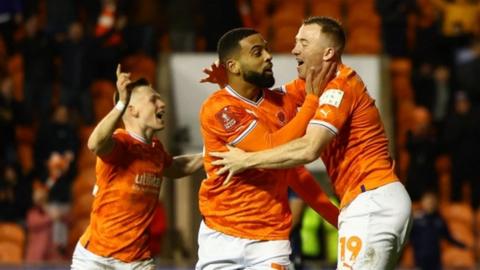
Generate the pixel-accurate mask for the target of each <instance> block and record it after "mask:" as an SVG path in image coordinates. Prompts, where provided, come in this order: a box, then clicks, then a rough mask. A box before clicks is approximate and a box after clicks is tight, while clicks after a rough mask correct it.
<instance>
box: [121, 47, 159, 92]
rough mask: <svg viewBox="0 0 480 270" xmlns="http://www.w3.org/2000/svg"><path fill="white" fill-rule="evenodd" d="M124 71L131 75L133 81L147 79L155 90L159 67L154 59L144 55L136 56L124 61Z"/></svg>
mask: <svg viewBox="0 0 480 270" xmlns="http://www.w3.org/2000/svg"><path fill="white" fill-rule="evenodd" d="M122 69H123V70H125V71H127V72H130V73H131V79H132V81H133V80H137V79H139V78H145V79H147V80H148V81H149V82H150V84H151V85H153V87H154V88H155V85H156V80H155V78H156V72H157V66H156V63H155V61H154V60H153V59H151V58H150V57H148V56H146V55H144V54H135V55H131V56H129V57H127V58H125V59H124V60H123V61H122Z"/></svg>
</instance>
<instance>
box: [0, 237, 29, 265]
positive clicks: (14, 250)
mask: <svg viewBox="0 0 480 270" xmlns="http://www.w3.org/2000/svg"><path fill="white" fill-rule="evenodd" d="M22 261H23V246H22V245H19V244H17V243H10V242H0V264H21V263H22Z"/></svg>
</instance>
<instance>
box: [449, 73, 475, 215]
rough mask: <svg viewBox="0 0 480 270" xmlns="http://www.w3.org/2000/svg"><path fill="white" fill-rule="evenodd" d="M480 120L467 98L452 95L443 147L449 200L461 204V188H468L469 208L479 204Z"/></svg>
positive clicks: (459, 93)
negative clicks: (448, 165)
mask: <svg viewBox="0 0 480 270" xmlns="http://www.w3.org/2000/svg"><path fill="white" fill-rule="evenodd" d="M477 76H479V74H477ZM479 123H480V117H479V114H478V110H474V108H473V107H472V104H471V102H470V99H469V97H468V95H467V94H466V93H465V92H463V91H458V92H457V93H455V100H454V110H453V112H452V114H451V115H450V116H449V117H448V118H447V120H446V123H445V131H444V132H443V134H444V140H445V143H444V144H445V146H446V147H448V152H449V154H450V157H451V160H452V194H451V195H452V200H453V201H462V200H463V196H462V187H463V185H464V184H465V183H468V184H469V185H470V190H471V199H472V207H473V208H474V209H477V208H478V207H479V203H480V174H479V173H478V170H477V166H478V164H477V163H478V162H477V156H478V153H479V152H480V142H479V140H478V138H480V125H479Z"/></svg>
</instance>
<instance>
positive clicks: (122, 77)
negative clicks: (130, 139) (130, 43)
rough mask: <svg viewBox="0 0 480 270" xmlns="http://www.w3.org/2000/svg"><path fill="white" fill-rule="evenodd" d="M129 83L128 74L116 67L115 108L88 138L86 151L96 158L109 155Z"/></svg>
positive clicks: (125, 105) (126, 103)
mask: <svg viewBox="0 0 480 270" xmlns="http://www.w3.org/2000/svg"><path fill="white" fill-rule="evenodd" d="M129 83H130V73H124V72H121V67H120V65H118V66H117V90H118V94H119V101H118V102H117V104H116V105H115V107H114V108H113V109H112V110H111V111H110V112H109V113H108V114H107V115H106V116H105V117H104V118H103V119H102V120H101V121H100V123H98V125H97V126H96V127H95V129H94V130H93V132H92V134H91V135H90V137H89V138H88V143H87V146H88V149H90V151H92V152H94V153H95V154H96V155H97V156H102V155H106V154H108V153H110V152H111V151H112V149H113V146H114V140H113V138H112V135H113V132H114V131H115V127H116V126H117V123H118V120H120V119H121V118H122V115H123V113H124V112H125V109H126V107H127V106H128V102H129V100H130V93H128V91H127V85H128V84H129Z"/></svg>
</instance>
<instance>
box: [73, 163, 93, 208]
mask: <svg viewBox="0 0 480 270" xmlns="http://www.w3.org/2000/svg"><path fill="white" fill-rule="evenodd" d="M92 169H93V173H92V175H91V176H87V175H82V174H80V175H79V176H77V177H76V178H75V181H73V185H72V194H73V198H74V200H75V199H76V198H79V197H81V196H82V195H84V194H92V191H93V187H94V186H95V168H92ZM84 170H85V169H84ZM86 170H87V171H90V170H91V169H90V168H86Z"/></svg>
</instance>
